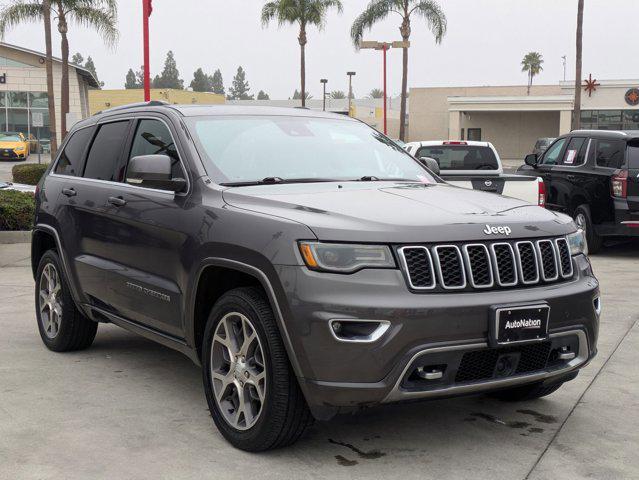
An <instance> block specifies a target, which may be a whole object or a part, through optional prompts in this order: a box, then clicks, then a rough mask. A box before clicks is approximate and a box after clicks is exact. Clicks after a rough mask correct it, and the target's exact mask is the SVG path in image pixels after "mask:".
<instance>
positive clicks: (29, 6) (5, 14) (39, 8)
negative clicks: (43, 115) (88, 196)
mask: <svg viewBox="0 0 639 480" xmlns="http://www.w3.org/2000/svg"><path fill="white" fill-rule="evenodd" d="M34 21H42V22H43V23H44V43H45V45H46V47H45V48H46V62H45V69H46V72H47V96H48V97H49V102H48V103H49V132H50V137H51V138H50V142H51V144H50V145H51V158H53V157H54V156H55V153H56V150H57V149H58V140H57V137H56V125H55V123H56V122H55V119H56V116H55V100H54V98H55V97H54V91H53V49H52V42H51V0H43V1H42V2H36V1H29V0H21V1H17V2H14V3H12V4H10V5H7V6H5V7H3V8H2V10H0V37H3V38H4V35H5V33H6V31H7V30H9V29H10V28H12V27H15V26H17V25H19V24H21V23H25V22H34Z"/></svg>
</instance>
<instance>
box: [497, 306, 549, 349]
mask: <svg viewBox="0 0 639 480" xmlns="http://www.w3.org/2000/svg"><path fill="white" fill-rule="evenodd" d="M494 312H495V315H494V319H493V322H491V323H492V328H491V337H492V338H491V340H493V343H496V344H497V345H503V344H508V343H519V342H529V341H535V340H543V339H545V338H546V337H547V336H548V317H549V315H550V307H549V306H548V305H530V306H524V307H504V308H496V309H495V310H494Z"/></svg>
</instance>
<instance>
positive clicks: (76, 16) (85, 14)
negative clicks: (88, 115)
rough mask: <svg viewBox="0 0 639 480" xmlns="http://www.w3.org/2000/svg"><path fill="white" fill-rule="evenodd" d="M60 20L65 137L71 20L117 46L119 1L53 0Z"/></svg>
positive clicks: (67, 111)
mask: <svg viewBox="0 0 639 480" xmlns="http://www.w3.org/2000/svg"><path fill="white" fill-rule="evenodd" d="M53 3H54V9H53V10H54V12H55V15H56V18H57V20H58V32H59V33H60V36H61V37H62V43H61V50H62V87H61V88H62V92H61V95H60V107H61V110H62V112H61V114H60V126H61V130H62V137H63V138H64V136H65V135H66V134H67V119H66V116H67V113H69V39H68V37H67V33H68V31H69V21H72V22H75V23H76V24H78V25H80V26H84V27H90V28H93V29H94V30H96V31H97V32H98V34H99V35H100V36H102V38H103V40H104V42H105V43H106V44H107V46H112V45H115V43H116V42H117V39H118V28H117V11H118V3H117V1H116V0H53Z"/></svg>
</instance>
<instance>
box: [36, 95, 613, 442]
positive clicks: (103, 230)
mask: <svg viewBox="0 0 639 480" xmlns="http://www.w3.org/2000/svg"><path fill="white" fill-rule="evenodd" d="M36 202H37V207H36V218H35V230H34V233H33V243H32V263H33V274H34V276H35V279H36V288H35V302H36V312H37V319H38V326H39V330H40V334H41V337H42V340H43V341H44V343H45V345H46V346H47V347H48V348H50V349H51V350H54V351H68V350H77V349H81V348H86V347H88V346H89V345H91V343H92V342H93V339H94V337H95V334H96V329H97V326H98V323H99V322H111V323H113V324H116V325H119V326H121V327H123V328H126V329H128V330H130V331H132V332H135V333H138V334H140V335H143V336H145V337H147V338H150V339H152V340H154V341H157V342H159V343H161V344H163V345H166V346H168V347H171V348H174V349H176V350H179V351H180V352H183V353H184V354H186V355H187V356H189V357H190V358H191V359H192V360H193V361H194V362H196V363H197V364H201V365H202V376H203V383H204V391H205V394H206V398H207V401H208V405H209V409H210V411H211V415H212V417H213V419H214V421H215V423H216V425H217V427H218V428H219V430H220V431H221V432H222V434H223V435H224V436H225V438H227V439H228V440H229V441H230V442H231V443H232V444H233V445H235V446H237V447H239V448H242V449H245V450H251V451H259V450H266V449H269V448H275V447H279V446H283V445H287V444H290V443H292V442H294V441H295V440H296V439H297V438H298V437H299V436H300V435H301V434H302V432H303V431H304V428H305V427H306V426H307V425H308V424H309V423H310V421H311V419H312V418H313V417H315V418H318V419H328V418H331V417H332V416H334V415H335V414H337V413H340V412H349V411H353V410H357V409H360V408H363V407H367V406H371V405H376V404H381V403H388V402H398V401H404V400H414V399H428V398H437V397H442V396H454V395H462V394H468V393H480V392H490V393H491V394H494V395H496V396H498V397H500V398H504V399H509V400H524V399H532V398H538V397H541V396H544V395H548V394H550V393H552V392H553V391H555V390H556V389H557V388H559V386H560V385H561V384H562V383H564V382H566V381H568V380H570V379H572V378H574V377H575V376H576V375H577V371H578V370H579V369H580V368H582V367H583V366H585V365H586V364H587V363H588V362H589V360H590V359H591V358H592V357H593V356H594V355H595V353H596V345H597V336H598V328H599V315H600V310H601V303H600V299H599V286H598V282H597V279H596V278H595V277H594V275H593V273H592V270H591V267H590V262H589V261H588V258H587V257H586V255H585V254H584V248H585V240H584V236H583V234H582V233H581V231H579V230H578V229H577V227H576V226H575V224H574V222H573V221H572V219H571V218H569V217H567V216H566V215H563V214H560V213H556V212H551V211H549V210H546V209H543V208H539V207H537V206H533V205H530V204H528V203H525V202H523V201H520V200H516V199H512V198H506V197H501V196H498V195H494V194H491V193H485V192H480V191H472V190H465V189H461V188H457V187H454V186H451V185H448V184H446V183H444V182H442V181H441V180H440V179H438V178H437V177H436V176H434V175H433V174H432V173H431V172H430V171H429V170H428V169H426V168H425V167H424V166H422V165H421V164H420V163H419V162H418V161H417V160H416V159H414V158H413V157H411V156H410V155H409V154H407V153H406V152H404V151H403V150H402V149H401V148H400V147H398V146H397V145H396V144H395V143H394V142H392V141H391V140H389V139H388V138H386V137H385V136H384V135H382V134H380V133H379V132H377V131H376V130H374V129H372V128H370V127H368V126H367V125H365V124H363V123H361V122H359V121H356V120H353V119H351V118H348V117H344V116H341V115H333V114H327V113H322V112H312V111H309V110H299V109H275V108H263V107H262V108H260V107H250V108H244V107H227V106H219V107H206V106H195V105H190V106H174V105H171V106H169V105H161V104H157V103H149V104H143V105H137V106H130V107H126V108H117V109H113V110H110V111H106V112H104V113H101V114H98V115H96V116H93V117H92V118H90V119H87V120H85V121H83V122H81V123H80V124H78V125H77V126H75V127H74V128H73V131H72V132H70V133H69V135H68V137H67V139H66V141H65V143H64V145H63V146H62V148H61V151H60V153H59V155H58V156H57V158H56V159H55V160H54V161H53V162H52V164H51V167H50V168H49V171H48V172H47V173H46V174H45V175H44V177H43V179H42V180H41V182H40V184H39V186H38V191H37V193H36Z"/></svg>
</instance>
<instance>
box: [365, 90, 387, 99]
mask: <svg viewBox="0 0 639 480" xmlns="http://www.w3.org/2000/svg"><path fill="white" fill-rule="evenodd" d="M368 97H369V98H384V90H382V89H380V88H373V89H372V90H371V92H370V93H369V94H368Z"/></svg>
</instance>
